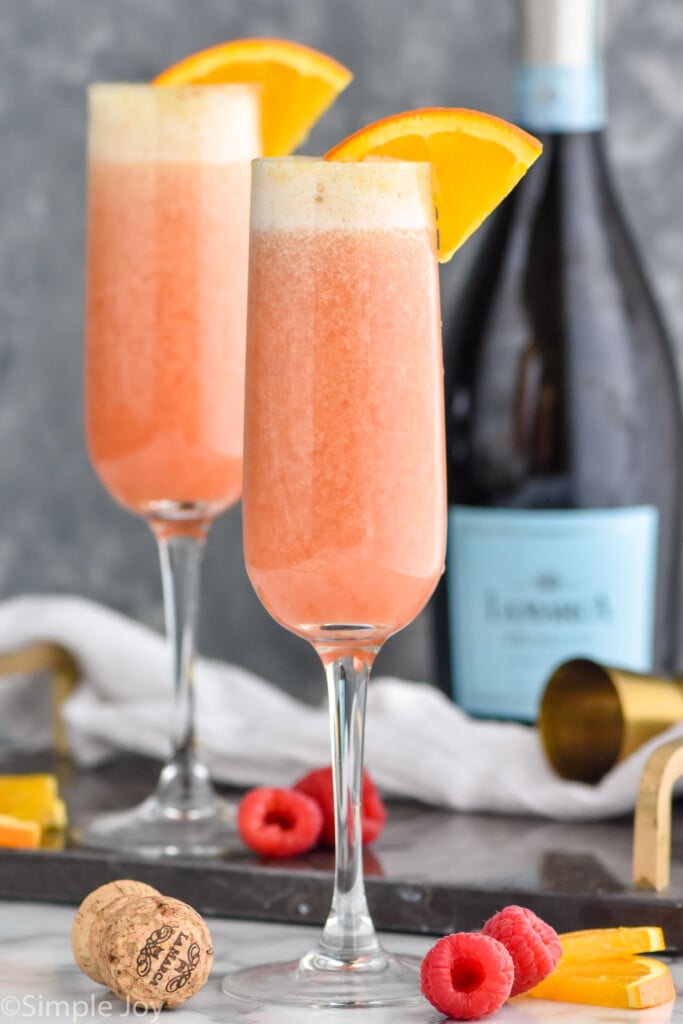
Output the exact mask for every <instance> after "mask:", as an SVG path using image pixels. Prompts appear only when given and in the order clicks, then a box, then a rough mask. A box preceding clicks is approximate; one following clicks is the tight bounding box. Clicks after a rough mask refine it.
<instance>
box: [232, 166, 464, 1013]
mask: <svg viewBox="0 0 683 1024" xmlns="http://www.w3.org/2000/svg"><path fill="white" fill-rule="evenodd" d="M434 216H435V215H434V202H433V198H432V190H431V178H430V168H429V166H428V165H425V164H417V163H403V162H394V161H375V162H365V163H333V162H325V161H320V160H306V159H299V160H297V159H293V160H291V159H290V160H258V161H256V162H255V164H254V175H253V200H252V224H251V230H252V234H251V254H250V283H249V318H248V319H249V326H248V344H247V379H246V419H245V477H244V552H245V559H246V565H247V570H248V573H249V577H250V579H251V582H252V584H253V586H254V588H255V590H256V592H257V593H258V595H259V597H260V598H261V600H262V601H263V603H264V605H265V606H266V607H267V608H268V610H269V611H270V612H271V614H272V615H273V616H274V617H275V618H276V619H277V620H278V621H279V622H281V623H282V624H283V625H284V626H286V627H287V628H289V629H290V630H292V631H293V632H295V633H298V634H299V635H301V636H303V637H305V638H307V639H308V640H309V641H310V642H311V643H312V644H313V645H314V647H315V648H316V650H317V651H318V653H319V654H320V656H321V658H322V661H323V663H324V666H325V671H326V674H327V682H328V694H329V700H330V708H331V735H332V761H333V769H334V780H335V801H336V838H337V853H336V871H335V891H334V897H333V902H332V910H331V912H330V915H329V918H328V920H327V923H326V926H325V930H324V932H323V935H322V938H321V941H320V942H319V943H318V945H317V946H316V947H315V948H314V949H313V950H311V951H310V952H309V953H308V954H307V955H306V956H304V957H303V959H302V960H300V961H297V962H296V963H284V964H275V965H268V966H264V967H257V968H250V969H246V970H244V971H240V972H236V973H234V974H232V975H229V976H228V977H227V978H226V980H225V982H224V989H225V991H226V992H228V993H230V994H232V995H237V996H239V997H242V998H246V999H254V1000H256V1001H259V1000H261V1001H264V1002H274V1003H291V1004H301V1005H306V1006H352V1005H353V1006H358V1005H366V1006H370V1005H376V1004H377V1005H385V1004H397V1003H404V1002H411V1001H413V1000H415V999H416V998H419V987H418V984H417V977H416V968H417V964H416V963H415V962H410V961H409V960H408V959H406V958H400V957H396V956H392V955H390V954H388V953H386V952H385V951H384V950H383V949H382V948H381V946H380V945H379V943H378V941H377V937H376V935H375V931H374V928H373V924H372V920H371V918H370V915H369V913H368V909H367V905H366V901H365V895H364V890H363V877H362V865H361V835H360V829H361V773H362V751H363V727H364V712H365V696H366V687H367V682H368V678H369V673H370V668H371V666H372V663H373V660H374V657H375V655H376V653H377V651H378V649H379V647H380V646H381V644H382V643H383V642H384V640H386V638H387V637H388V636H390V635H391V634H392V633H394V632H396V630H398V629H401V628H402V627H403V626H405V625H406V624H407V623H408V622H410V621H411V620H412V619H413V618H414V617H415V616H416V615H417V614H418V612H419V611H420V610H421V609H422V608H423V607H424V605H425V604H426V602H427V600H428V598H429V596H430V594H431V593H432V591H433V589H434V587H435V586H436V583H437V580H438V578H439V576H440V574H441V572H442V568H443V560H444V549H445V531H446V495H445V453H444V430H443V397H442V394H443V392H442V362H441V324H440V314H439V290H438V274H437V253H436V225H435V219H434Z"/></svg>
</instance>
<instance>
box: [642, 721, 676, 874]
mask: <svg viewBox="0 0 683 1024" xmlns="http://www.w3.org/2000/svg"><path fill="white" fill-rule="evenodd" d="M682 775H683V740H681V739H678V740H670V741H669V742H668V743H663V744H662V745H661V747H657V749H656V750H653V751H652V753H651V754H650V756H649V758H648V759H647V761H646V762H645V767H644V768H643V774H642V775H641V778H640V786H639V788H638V798H637V800H636V812H635V817H634V824H633V884H634V885H635V886H636V887H637V888H639V889H654V890H655V891H657V892H659V890H660V889H666V887H667V886H668V884H669V878H670V872H671V802H672V799H673V788H674V785H675V784H676V782H677V780H678V779H679V778H680V777H681V776H682Z"/></svg>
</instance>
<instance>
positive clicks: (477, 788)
mask: <svg viewBox="0 0 683 1024" xmlns="http://www.w3.org/2000/svg"><path fill="white" fill-rule="evenodd" d="M39 640H51V641H54V642H57V643H61V644H63V645H64V646H65V647H67V648H68V649H69V650H70V651H71V652H72V654H73V655H74V656H75V657H76V659H77V660H78V662H79V664H80V666H81V669H82V679H81V682H80V684H79V686H78V688H77V689H76V691H75V692H74V693H73V695H72V696H71V697H70V698H69V699H68V701H67V702H66V704H65V706H64V719H65V723H66V726H67V731H68V735H69V741H70V747H71V751H72V754H73V757H74V759H75V760H76V761H77V762H79V763H80V764H82V765H86V766H88V765H95V764H98V763H100V762H102V761H104V760H106V759H107V758H110V757H112V756H114V755H115V754H116V753H117V752H121V751H129V752H136V753H140V754H148V755H151V756H156V757H159V758H164V757H166V756H167V755H168V753H169V738H168V737H169V727H170V720H171V708H172V686H171V682H170V662H169V655H168V650H167V646H166V643H165V641H164V639H163V637H161V636H160V635H159V634H157V633H155V632H153V631H152V630H150V629H147V628H146V627H143V626H141V625H139V624H137V623H135V622H132V621H130V620H129V619H126V618H125V617H123V616H121V615H119V614H118V613H116V612H113V611H111V610H110V609H107V608H105V607H102V606H101V605H97V604H94V603H93V602H90V601H86V600H83V599H81V598H76V597H61V596H59V597H56V596H27V597H19V598H15V599H12V600H8V601H5V602H4V603H2V604H0V651H7V650H12V649H15V648H17V647H20V646H23V645H25V644H28V643H31V642H34V641H39ZM302 642H303V641H302ZM196 689H197V699H196V708H197V734H198V740H199V744H200V747H201V750H202V754H203V757H204V759H205V760H206V762H207V764H208V766H209V768H210V769H211V772H212V774H213V776H214V777H215V778H216V779H218V780H220V781H223V782H226V783H232V784H234V785H238V786H256V785H284V786H286V785H289V784H291V783H292V782H293V781H294V780H295V779H296V778H297V777H298V776H299V775H301V774H303V773H304V772H306V771H307V770H309V769H310V768H314V767H318V766H319V765H322V764H326V763H329V759H330V758H329V732H328V724H327V709H326V708H325V707H322V706H321V707H311V706H310V705H307V704H303V703H301V702H299V701H297V700H295V699H294V698H292V697H290V696H289V695H288V694H285V693H284V692H283V691H281V690H279V689H277V688H276V687H275V686H272V685H271V684H269V683H267V682H264V681H263V680H262V679H259V678H257V677H256V676H254V675H252V674H251V673H249V672H247V671H245V670H244V669H242V668H238V667H237V666H235V665H228V664H223V663H220V662H216V661H208V660H205V659H200V660H199V661H198V664H197V670H196ZM49 704H50V702H49V699H48V697H47V694H46V691H45V684H44V682H43V681H42V680H37V679H19V678H14V679H11V680H6V679H5V680H0V744H1V743H2V742H3V741H4V743H5V745H7V744H9V743H10V742H12V743H13V744H14V745H15V746H16V745H20V746H22V747H23V748H29V747H31V748H34V749H35V748H37V747H40V746H44V745H45V744H46V743H47V742H49V736H50V721H49ZM678 736H683V723H682V724H681V725H676V726H674V727H673V728H671V729H669V730H668V731H667V732H666V733H662V734H661V735H660V736H658V737H656V738H655V739H654V740H652V741H650V742H649V743H648V744H646V745H644V746H643V747H641V748H640V750H638V751H637V752H636V753H635V754H632V755H631V756H630V757H629V758H628V759H627V760H625V761H624V762H622V763H621V764H620V765H618V766H617V767H616V768H614V769H613V770H612V771H611V772H610V773H609V774H608V775H607V776H605V778H604V779H603V780H602V781H601V782H600V783H598V784H597V785H595V786H589V785H584V784H582V783H574V782H566V781H563V780H561V779H559V778H558V777H557V776H556V775H555V774H554V773H553V771H552V769H551V768H550V767H549V765H548V763H547V762H546V760H545V757H544V755H543V752H542V749H541V745H540V741H539V737H538V733H537V731H536V729H534V728H532V727H529V726H524V725H518V724H513V723H500V722H486V721H478V720H475V719H472V718H469V717H468V716H467V715H465V714H464V713H463V712H462V711H461V710H460V709H459V708H457V707H455V706H454V705H453V704H452V703H451V702H450V701H449V700H448V699H447V698H446V697H445V696H444V695H443V694H442V693H440V692H439V691H438V690H436V689H435V688H434V687H432V686H429V685H427V684H424V683H412V682H403V681H401V680H398V679H388V678H384V679H376V680H373V681H371V684H370V689H369V695H368V718H367V734H366V764H367V767H368V768H369V770H370V771H371V773H372V775H373V778H374V780H375V782H376V783H377V785H378V786H379V787H380V789H381V790H382V791H383V792H384V793H385V794H386V795H393V796H401V797H410V798H413V799H416V800H420V801H422V802H424V803H428V804H432V805H435V806H439V807H444V808H450V809H452V810H461V811H491V812H499V813H504V814H532V815H540V816H544V817H548V818H554V819H557V820H565V821H572V820H574V821H579V820H589V819H598V818H607V817H611V816H615V815H619V814H623V813H625V812H628V811H630V810H632V809H633V807H634V805H635V798H636V793H637V789H638V783H639V780H640V774H641V771H642V768H643V765H644V763H645V761H646V759H647V756H648V754H649V753H650V751H651V750H652V749H654V747H656V746H658V745H659V744H660V743H662V742H664V741H666V740H668V739H673V738H675V737H678Z"/></svg>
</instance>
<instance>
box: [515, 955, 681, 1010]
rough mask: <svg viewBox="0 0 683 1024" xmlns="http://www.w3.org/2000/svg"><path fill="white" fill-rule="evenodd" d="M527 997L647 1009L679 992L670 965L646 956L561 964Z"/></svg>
mask: <svg viewBox="0 0 683 1024" xmlns="http://www.w3.org/2000/svg"><path fill="white" fill-rule="evenodd" d="M526 995H527V996H531V997H532V999H553V1000H559V1001H561V1002H565V1003H587V1004H590V1005H591V1006H614V1007H624V1008H628V1009H632V1010H644V1009H646V1008H647V1007H648V1006H659V1004H660V1003H668V1002H669V1001H670V1000H671V999H673V998H674V996H675V990H674V984H673V980H672V977H671V973H670V971H669V968H668V967H667V965H666V964H664V963H661V961H659V960H651V959H649V957H644V956H620V957H612V958H611V959H602V960H600V959H598V960H570V961H567V962H566V963H565V964H563V963H562V962H560V963H559V964H558V965H557V967H556V968H555V970H554V971H553V973H552V974H551V975H549V976H548V977H547V978H545V979H544V980H543V981H542V982H540V984H538V985H536V987H535V988H532V989H531V991H530V992H527V993H526Z"/></svg>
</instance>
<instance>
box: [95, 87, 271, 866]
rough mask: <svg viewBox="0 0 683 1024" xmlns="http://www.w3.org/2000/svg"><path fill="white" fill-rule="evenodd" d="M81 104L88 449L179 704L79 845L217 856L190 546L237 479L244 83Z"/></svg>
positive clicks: (231, 497) (252, 117) (148, 90)
mask: <svg viewBox="0 0 683 1024" xmlns="http://www.w3.org/2000/svg"><path fill="white" fill-rule="evenodd" d="M89 110H90V125H89V128H90V130H89V173H88V246H87V315H86V321H87V323H86V432H87V443H88V451H89V455H90V459H91V461H92V464H93V466H94V468H95V470H96V471H97V474H98V476H99V478H100V480H101V481H102V483H103V484H104V486H105V487H106V488H107V490H108V491H109V493H110V494H111V495H112V496H113V497H114V498H115V499H116V500H117V501H119V502H120V503H121V504H123V505H124V506H125V507H126V508H127V509H129V510H130V511H131V512H133V513H135V514H136V515H139V516H141V517H142V518H143V519H144V520H145V521H146V522H147V523H148V524H149V526H150V527H151V529H152V531H153V533H154V535H155V537H156V539H157V542H158V546H159V554H160V559H161V570H162V583H163V596H164V611H165V618H166V629H167V635H168V640H169V647H170V651H171V656H172V662H173V677H174V687H175V696H174V707H175V710H174V718H173V723H172V744H173V754H172V758H171V760H170V762H169V763H168V764H167V765H166V766H165V767H164V769H163V771H162V772H161V776H160V779H159V783H158V786H157V788H156V790H155V791H154V793H153V794H152V795H151V796H150V797H149V798H148V799H147V800H145V801H144V803H142V804H141V805H140V806H139V807H136V808H134V809H132V810H130V811H124V812H121V813H117V814H112V815H106V816H103V817H99V818H96V819H94V820H93V821H92V822H91V823H90V825H89V826H88V827H87V828H86V830H85V832H84V835H83V842H85V843H86V844H88V845H97V846H105V847H115V848H120V849H126V850H131V851H136V852H139V853H143V854H150V855H158V854H171V855H173V854H183V855H194V854H216V853H219V852H221V851H222V850H224V849H225V848H226V847H227V846H229V845H230V844H231V843H232V842H234V837H235V828H234V810H233V808H232V807H231V806H229V805H228V804H227V803H226V802H225V801H223V800H221V799H219V798H218V797H217V795H216V793H215V792H214V789H213V786H212V785H211V781H210V778H209V773H208V771H207V769H206V767H205V766H204V765H203V764H202V762H201V760H200V759H199V758H198V756H197V753H196V751H195V737H194V695H193V661H194V655H195V631H196V621H197V611H198V589H199V576H200V562H201V557H202V550H203V547H204V542H205V539H206V536H207V533H208V530H209V527H210V525H211V523H212V521H213V520H214V519H215V517H216V516H217V515H219V514H220V513H221V512H223V511H224V510H225V509H227V508H228V507H229V506H231V505H234V504H235V503H236V502H237V501H238V500H239V497H240V492H241V485H242V434H243V409H244V405H243V403H244V399H243V389H244V349H245V343H246V293H247V273H248V246H249V201H250V188H251V170H250V160H251V158H252V157H254V156H256V155H258V154H259V153H260V122H259V114H260V112H259V98H258V92H257V91H256V90H255V89H254V88H252V87H251V86H246V85H225V86H218V85H212V86H204V87H202V86H182V87H164V88H159V87H154V86H151V85H127V84H97V85H93V86H92V87H91V88H90V91H89ZM160 727H161V722H160Z"/></svg>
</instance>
